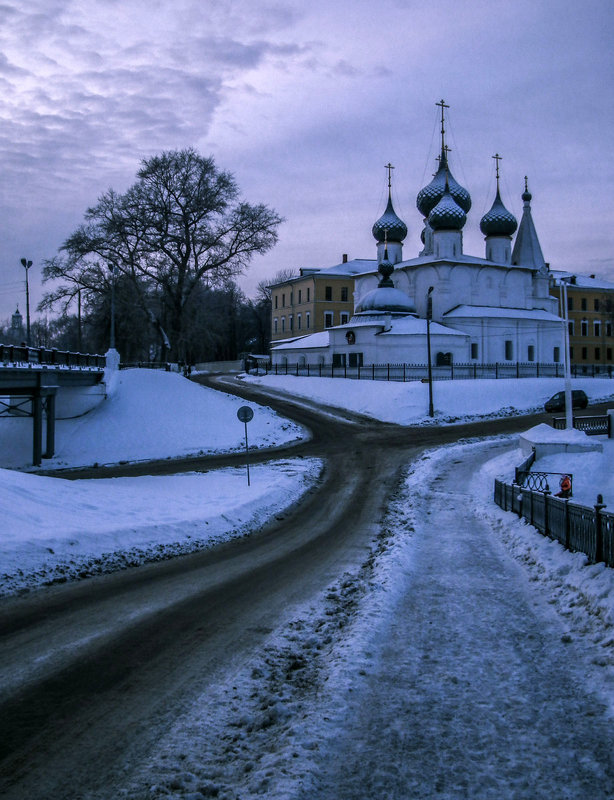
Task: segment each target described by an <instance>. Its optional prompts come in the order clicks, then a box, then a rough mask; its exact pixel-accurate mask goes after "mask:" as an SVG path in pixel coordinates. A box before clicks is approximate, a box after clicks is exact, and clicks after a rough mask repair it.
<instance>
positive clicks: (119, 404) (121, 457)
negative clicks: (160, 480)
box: [0, 369, 305, 469]
mask: <svg viewBox="0 0 614 800" xmlns="http://www.w3.org/2000/svg"><path fill="white" fill-rule="evenodd" d="M242 405H249V406H250V407H251V408H252V409H253V410H254V418H253V420H252V421H251V422H250V423H249V426H248V436H249V444H250V447H270V446H273V445H279V444H287V443H289V442H292V441H296V440H297V439H301V438H304V437H305V431H304V430H303V429H302V428H301V427H300V426H299V425H295V424H294V423H293V422H290V420H287V419H283V418H282V417H279V416H278V415H277V414H276V413H275V412H274V411H273V410H272V409H270V408H266V407H265V406H257V405H256V404H255V403H246V402H245V401H244V400H241V399H240V398H238V397H231V396H229V395H226V394H224V393H222V392H217V391H215V390H213V389H209V388H207V387H205V386H199V385H198V384H195V383H192V382H191V381H189V380H186V378H183V377H182V376H181V375H178V374H177V373H173V372H162V371H159V370H147V369H127V370H121V371H120V372H119V373H118V375H117V376H116V380H115V381H114V384H113V385H112V386H111V387H109V391H108V396H107V399H106V400H104V401H103V402H102V403H101V404H100V405H99V406H97V407H96V408H95V409H94V410H93V411H91V412H89V413H88V414H85V415H84V416H82V417H79V418H77V419H67V420H58V421H57V423H56V453H55V456H54V457H53V458H50V459H45V461H44V468H45V469H53V468H57V467H80V466H89V465H92V464H117V463H119V462H122V461H143V460H150V459H159V458H177V457H179V456H187V455H204V454H208V453H220V452H222V453H230V452H236V451H238V450H242V449H243V448H244V447H245V427H244V425H243V423H241V422H239V420H238V419H237V409H238V408H239V407H240V406H242ZM0 423H1V424H0V466H2V467H10V468H14V469H24V468H26V467H28V465H29V464H31V463H32V461H31V459H32V420H31V419H24V418H21V419H6V418H5V419H3V420H0Z"/></svg>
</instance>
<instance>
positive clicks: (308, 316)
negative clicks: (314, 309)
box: [305, 311, 311, 330]
mask: <svg viewBox="0 0 614 800" xmlns="http://www.w3.org/2000/svg"><path fill="white" fill-rule="evenodd" d="M305 327H306V328H307V330H309V328H310V327H311V314H310V313H309V311H308V312H307V313H306V314H305Z"/></svg>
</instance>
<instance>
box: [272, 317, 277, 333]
mask: <svg viewBox="0 0 614 800" xmlns="http://www.w3.org/2000/svg"><path fill="white" fill-rule="evenodd" d="M273 333H277V317H275V319H274V320H273Z"/></svg>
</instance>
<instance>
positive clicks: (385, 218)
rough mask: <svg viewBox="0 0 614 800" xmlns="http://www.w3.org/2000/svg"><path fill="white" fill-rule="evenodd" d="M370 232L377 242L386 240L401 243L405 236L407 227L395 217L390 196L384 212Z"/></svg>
mask: <svg viewBox="0 0 614 800" xmlns="http://www.w3.org/2000/svg"><path fill="white" fill-rule="evenodd" d="M372 232H373V236H374V237H375V239H376V240H377V241H378V242H383V241H385V240H386V239H387V240H388V241H389V242H402V241H403V239H405V237H406V236H407V225H406V224H405V223H404V222H403V220H402V219H401V218H400V217H398V216H397V214H396V212H395V210H394V208H393V207H392V198H391V197H390V195H388V205H387V206H386V210H385V211H384V213H383V214H382V216H381V217H380V218H379V219H378V220H377V222H376V223H375V225H374V226H373V228H372Z"/></svg>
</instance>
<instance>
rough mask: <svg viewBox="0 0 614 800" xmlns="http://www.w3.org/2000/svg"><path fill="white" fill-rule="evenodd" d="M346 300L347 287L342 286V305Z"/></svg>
mask: <svg viewBox="0 0 614 800" xmlns="http://www.w3.org/2000/svg"><path fill="white" fill-rule="evenodd" d="M347 300H348V287H347V286H342V287H341V301H342V302H343V303H347Z"/></svg>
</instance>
